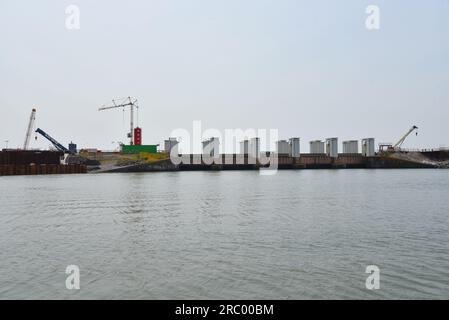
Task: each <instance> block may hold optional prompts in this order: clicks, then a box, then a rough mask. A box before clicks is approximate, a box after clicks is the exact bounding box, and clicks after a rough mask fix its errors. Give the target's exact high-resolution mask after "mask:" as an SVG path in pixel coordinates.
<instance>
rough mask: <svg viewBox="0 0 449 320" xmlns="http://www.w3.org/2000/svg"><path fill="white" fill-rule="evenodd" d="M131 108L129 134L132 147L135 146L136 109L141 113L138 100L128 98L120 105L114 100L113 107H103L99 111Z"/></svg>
mask: <svg viewBox="0 0 449 320" xmlns="http://www.w3.org/2000/svg"><path fill="white" fill-rule="evenodd" d="M126 107H129V109H130V132H129V133H128V138H130V145H134V109H136V110H137V112H139V106H138V104H137V99H135V98H131V97H127V98H125V99H122V101H120V102H119V103H117V101H116V100H112V105H111V106H103V107H101V108H98V111H103V110H109V109H116V108H123V110H124V109H125V108H126Z"/></svg>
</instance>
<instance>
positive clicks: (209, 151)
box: [203, 137, 220, 158]
mask: <svg viewBox="0 0 449 320" xmlns="http://www.w3.org/2000/svg"><path fill="white" fill-rule="evenodd" d="M203 155H209V156H210V157H212V158H218V156H219V155H220V140H219V139H218V138H215V137H214V138H210V139H209V140H205V141H203Z"/></svg>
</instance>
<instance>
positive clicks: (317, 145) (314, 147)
mask: <svg viewBox="0 0 449 320" xmlns="http://www.w3.org/2000/svg"><path fill="white" fill-rule="evenodd" d="M309 143H310V153H316V154H325V153H326V152H325V148H324V145H325V144H324V142H323V141H321V140H314V141H310V142H309Z"/></svg>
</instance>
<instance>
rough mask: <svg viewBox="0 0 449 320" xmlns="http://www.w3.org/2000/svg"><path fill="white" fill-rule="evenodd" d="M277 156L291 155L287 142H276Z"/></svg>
mask: <svg viewBox="0 0 449 320" xmlns="http://www.w3.org/2000/svg"><path fill="white" fill-rule="evenodd" d="M276 153H277V154H290V144H289V143H288V141H287V140H279V141H277V142H276Z"/></svg>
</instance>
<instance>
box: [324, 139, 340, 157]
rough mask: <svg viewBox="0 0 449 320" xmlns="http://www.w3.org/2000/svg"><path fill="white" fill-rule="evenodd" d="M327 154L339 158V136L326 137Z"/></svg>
mask: <svg viewBox="0 0 449 320" xmlns="http://www.w3.org/2000/svg"><path fill="white" fill-rule="evenodd" d="M326 154H327V155H328V156H329V157H332V158H338V138H327V139H326Z"/></svg>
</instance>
